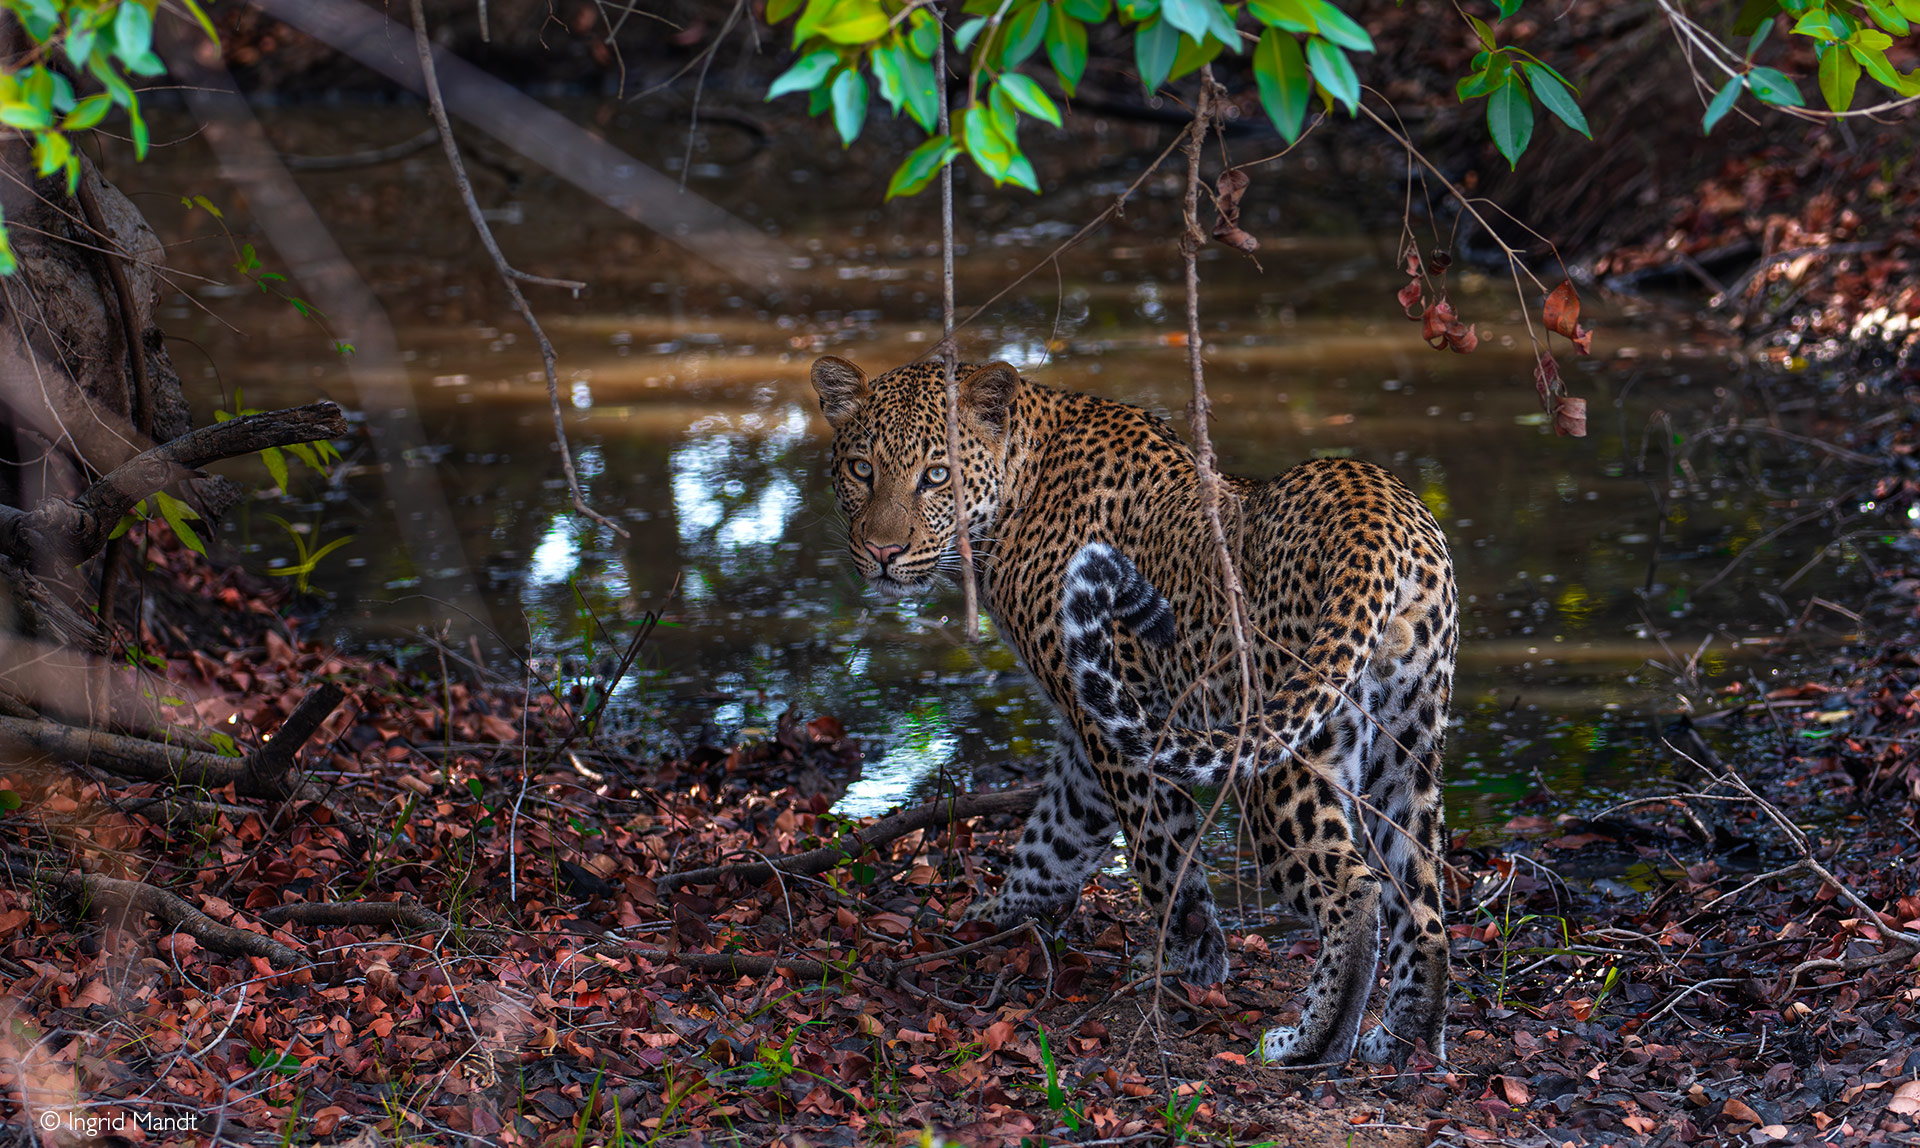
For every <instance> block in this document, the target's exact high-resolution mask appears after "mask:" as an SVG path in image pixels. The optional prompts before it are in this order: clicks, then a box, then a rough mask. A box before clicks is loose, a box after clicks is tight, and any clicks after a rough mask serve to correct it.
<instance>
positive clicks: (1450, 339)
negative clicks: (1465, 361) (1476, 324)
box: [1447, 322, 1480, 355]
mask: <svg viewBox="0 0 1920 1148" xmlns="http://www.w3.org/2000/svg"><path fill="white" fill-rule="evenodd" d="M1479 345H1480V334H1479V332H1477V331H1475V330H1474V329H1473V328H1472V327H1469V326H1467V325H1466V324H1465V323H1459V322H1454V323H1448V324H1447V348H1448V349H1449V350H1451V351H1453V352H1454V353H1455V354H1457V355H1470V354H1472V353H1473V349H1474V348H1475V347H1478V346H1479Z"/></svg>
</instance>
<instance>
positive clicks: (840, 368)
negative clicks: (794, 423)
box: [813, 355, 873, 430]
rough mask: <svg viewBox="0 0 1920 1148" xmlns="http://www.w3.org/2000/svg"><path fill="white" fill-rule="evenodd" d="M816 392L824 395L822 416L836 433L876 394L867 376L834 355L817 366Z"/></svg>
mask: <svg viewBox="0 0 1920 1148" xmlns="http://www.w3.org/2000/svg"><path fill="white" fill-rule="evenodd" d="M813 389H814V390H815V391H816V392H818V393H819V395H820V413H821V414H823V415H825V416H826V418H827V425H828V426H830V427H832V428H833V429H835V430H839V429H840V424H841V423H844V422H846V421H847V420H848V419H849V418H852V417H853V414H854V412H855V411H858V410H859V409H860V408H861V407H862V406H864V405H866V401H867V398H868V396H870V395H871V394H873V390H872V388H870V387H868V386H867V373H866V372H865V371H863V370H861V369H860V368H859V367H856V366H854V365H853V364H852V363H849V362H847V361H846V360H845V359H838V358H835V357H834V356H832V355H828V356H826V357H825V358H822V359H817V360H815V361H814V364H813Z"/></svg>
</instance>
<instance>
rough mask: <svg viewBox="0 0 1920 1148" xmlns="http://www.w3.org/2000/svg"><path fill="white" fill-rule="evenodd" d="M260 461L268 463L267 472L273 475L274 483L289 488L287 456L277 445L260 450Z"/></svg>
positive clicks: (281, 487) (284, 488) (283, 488)
mask: <svg viewBox="0 0 1920 1148" xmlns="http://www.w3.org/2000/svg"><path fill="white" fill-rule="evenodd" d="M260 461H261V462H264V463H266V464H267V473H268V474H270V475H272V476H273V484H274V485H275V486H277V487H279V488H280V489H281V490H286V489H287V456H286V454H285V453H284V452H282V451H281V449H280V448H279V447H277V446H270V447H267V448H266V449H265V450H262V451H261V452H260Z"/></svg>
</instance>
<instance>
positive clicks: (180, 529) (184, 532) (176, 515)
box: [153, 490, 207, 554]
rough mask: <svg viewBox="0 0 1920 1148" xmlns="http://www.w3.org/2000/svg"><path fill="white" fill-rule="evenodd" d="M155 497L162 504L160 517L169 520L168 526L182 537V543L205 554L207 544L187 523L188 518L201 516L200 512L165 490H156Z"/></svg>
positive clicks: (196, 552) (194, 550)
mask: <svg viewBox="0 0 1920 1148" xmlns="http://www.w3.org/2000/svg"><path fill="white" fill-rule="evenodd" d="M153 497H154V501H156V502H158V503H159V504H160V517H162V518H164V519H166V520H167V525H168V526H171V527H173V533H174V535H175V536H176V537H178V538H179V539H180V544H181V545H182V546H185V547H186V548H187V549H188V550H191V551H193V552H194V553H195V554H205V553H206V552H207V544H206V543H205V542H202V541H201V540H200V536H199V535H198V534H195V533H194V532H193V527H191V526H188V525H187V520H188V519H190V518H198V517H200V515H199V513H198V512H196V511H195V510H194V509H193V507H191V506H188V505H187V504H186V503H184V502H182V501H180V500H179V499H177V498H175V497H174V496H173V495H171V494H168V493H167V492H166V491H164V490H162V491H157V492H155V494H154V496H153Z"/></svg>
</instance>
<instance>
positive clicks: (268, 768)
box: [247, 682, 347, 793]
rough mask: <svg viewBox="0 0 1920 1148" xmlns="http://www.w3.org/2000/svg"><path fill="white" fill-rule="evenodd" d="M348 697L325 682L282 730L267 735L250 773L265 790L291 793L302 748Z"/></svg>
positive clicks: (251, 758)
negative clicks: (290, 778) (289, 782)
mask: <svg viewBox="0 0 1920 1148" xmlns="http://www.w3.org/2000/svg"><path fill="white" fill-rule="evenodd" d="M346 696H347V691H345V690H343V689H341V688H340V687H339V686H336V685H334V684H333V683H332V682H321V683H320V684H319V685H317V686H315V687H313V688H312V689H310V690H308V691H307V696H306V697H303V698H301V699H300V704H299V705H297V706H295V707H293V712H292V713H291V714H288V715H287V720H286V721H284V722H281V723H280V728H279V729H278V730H277V731H275V732H274V733H271V734H269V735H267V739H266V740H265V741H263V742H262V743H261V745H260V748H258V749H256V750H254V751H253V753H251V754H249V755H248V757H247V772H248V773H249V774H250V775H252V776H253V778H254V779H255V782H256V784H257V785H258V786H259V787H260V788H261V789H263V790H267V789H278V790H280V791H281V792H283V793H285V792H290V789H289V787H288V786H287V775H288V774H289V773H290V772H291V771H292V769H293V761H294V758H295V757H296V756H298V755H299V753H300V747H301V746H303V745H305V744H307V741H308V739H309V738H311V737H313V735H314V732H315V731H316V730H318V729H319V728H320V723H322V722H324V721H326V720H327V716H328V715H329V714H331V713H333V711H334V708H335V707H337V706H338V705H339V704H340V703H341V701H343V700H344V699H345V698H346Z"/></svg>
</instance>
